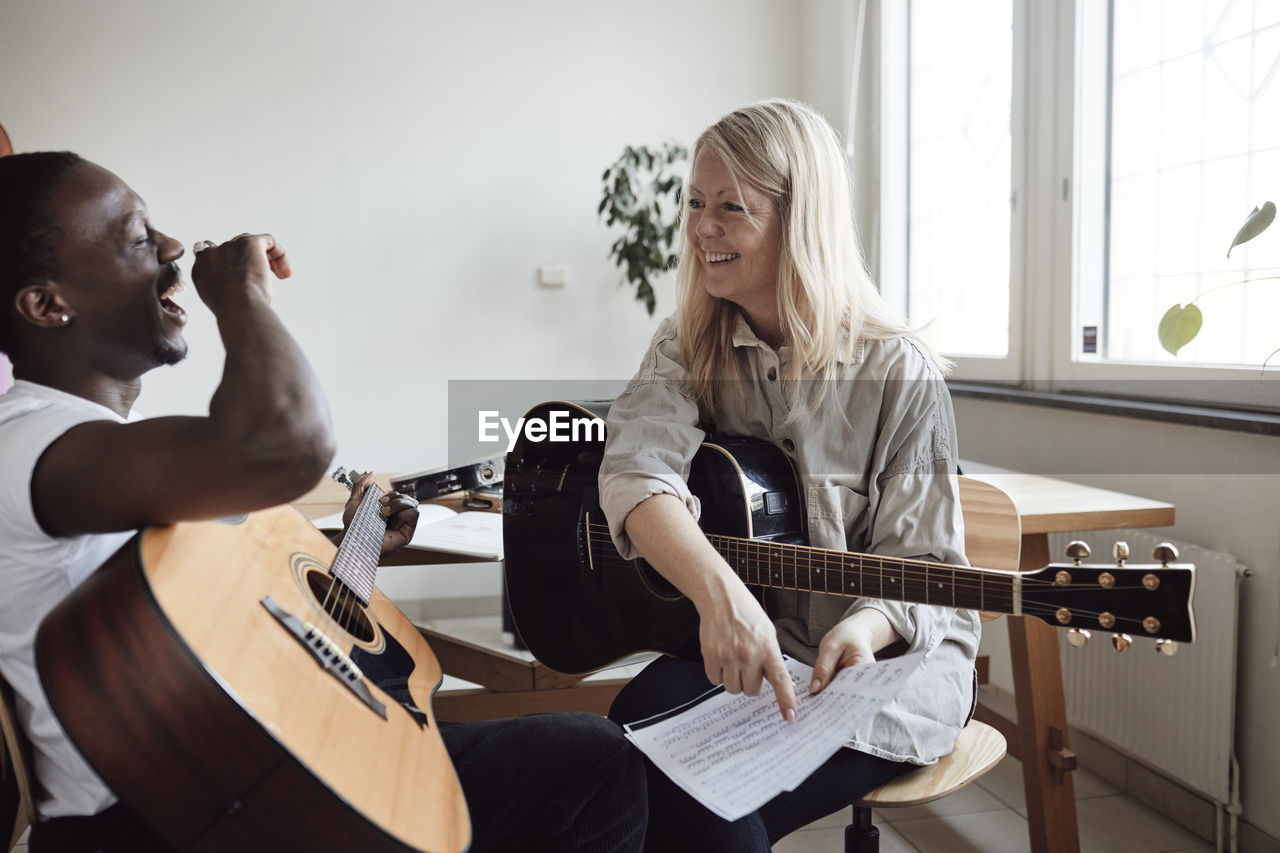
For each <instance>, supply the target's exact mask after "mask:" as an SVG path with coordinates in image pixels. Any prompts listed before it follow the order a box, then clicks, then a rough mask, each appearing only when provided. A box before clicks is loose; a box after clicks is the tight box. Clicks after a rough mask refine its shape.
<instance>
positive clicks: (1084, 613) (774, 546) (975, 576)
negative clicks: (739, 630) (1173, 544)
mask: <svg viewBox="0 0 1280 853" xmlns="http://www.w3.org/2000/svg"><path fill="white" fill-rule="evenodd" d="M586 527H587V531H588V544H589V545H591V546H593V554H592V562H593V564H596V565H601V564H603V565H606V566H610V565H612V566H615V567H618V568H629V567H632V566H633V565H634V561H632V560H627V559H626V558H624V557H622V555H621V554H618V553H617V551H616V550H615V549H614V548H613V539H612V536H611V535H610V534H609V532H608V526H607V525H604V524H598V523H588V524H587V525H586ZM708 539H710V540H712V541H713V544H714V541H715V540H716V539H720V540H723V541H724V542H725V543H728V544H732V545H735V546H737V547H739V548H745V549H747V550H748V552H749V553H748V554H747V555H746V556H747V557H748V558H749V557H751V556H757V557H758V556H759V555H760V554H763V553H765V552H768V551H776V552H779V553H780V561H779V565H778V566H776V567H770V568H771V569H773V568H776V569H778V570H780V571H783V572H789V571H794V572H796V573H797V575H798V573H799V572H800V571H802V570H804V568H808V569H809V570H810V571H812V570H813V569H814V565H813V561H812V558H809V559H808V560H807V563H808V565H807V566H805V567H802V566H801V565H800V562H799V558H797V559H795V560H793V563H792V565H791V566H790V567H788V566H786V565H785V563H784V562H783V561H782V557H784V556H785V554H786V552H787V551H790V552H791V553H792V554H793V555H801V554H803V553H805V552H810V553H812V554H816V555H817V556H818V557H819V558H820V559H822V560H823V566H822V567H819V568H818V570H819V571H823V570H827V571H830V570H831V569H832V568H833V567H832V566H831V565H830V564H828V563H827V562H826V561H827V560H833V561H835V562H836V564H837V565H836V566H834V569H835V570H836V572H837V573H839V574H840V575H842V576H843V574H844V572H845V571H846V569H845V568H844V566H843V563H844V561H845V560H846V559H847V558H848V557H849V556H851V555H854V554H855V552H833V551H831V550H830V549H823V548H814V547H812V546H801V545H787V544H783V543H764V542H761V543H755V541H754V540H750V539H745V538H742V537H730V536H721V535H719V534H711V535H709V536H708ZM753 543H754V544H753ZM601 546H603V549H604V552H603V553H596V552H595V551H594V549H595V547H601ZM751 551H755V554H752V553H750V552H751ZM828 555H829V556H828ZM721 556H725V558H726V561H728V555H724V554H722V555H721ZM856 556H859V557H866V558H867V559H870V560H878V561H882V562H881V565H880V566H879V567H878V568H879V569H880V570H881V571H882V572H883V570H884V569H885V565H884V562H883V561H886V560H887V561H889V562H891V563H892V564H893V565H892V566H890V567H889V568H890V570H891V571H893V572H894V576H897V575H899V574H900V575H901V577H902V578H903V581H904V584H905V582H906V581H908V580H911V581H915V582H918V583H923V584H930V583H933V582H934V580H935V579H937V578H939V577H940V575H942V574H943V573H951V574H952V575H953V580H952V584H951V586H952V588H953V589H955V590H957V591H967V592H969V593H971V594H973V593H975V591H976V593H977V594H978V595H979V596H980V599H979V600H980V602H981V606H978V607H976V608H975V609H984V610H999V609H1000V608H1001V607H1004V612H1006V613H1010V612H1012V611H1013V596H1014V589H1013V582H1014V580H1015V578H1016V577H1018V576H1017V575H1010V574H1004V573H996V572H986V571H984V570H982V569H974V568H972V567H968V568H966V567H964V566H951V565H949V564H946V563H934V562H929V561H925V560H910V559H905V558H897V557H886V558H880V557H876V556H874V555H856ZM897 566H901V567H902V569H901V571H900V572H899V571H896V570H895V569H896V567H897ZM911 566H921V567H924V569H925V570H924V571H923V572H922V571H919V570H912V569H911V568H910V567H911ZM868 568H869V569H874V568H877V567H868ZM930 569H932V575H931V573H930ZM735 570H736V571H738V572H741V571H742V569H741V568H739V567H735ZM864 570H866V569H858V572H859V574H861V572H862V571H864ZM740 576H741V575H740ZM965 576H969V577H968V578H966V577H965ZM743 580H744V581H747V578H743ZM797 580H798V577H797ZM1001 582H1004V583H1007V585H1008V588H1007V589H1005V590H1001V589H998V588H997V589H989V588H988V584H1000V583H1001ZM757 585H763V586H769V587H774V588H781V589H795V590H800V589H801V587H800V586H799V585H797V586H794V587H788V586H787V585H786V584H773V583H767V582H761V583H758V584H757ZM1022 585H1023V587H1024V588H1030V589H1035V588H1042V589H1045V590H1053V591H1068V590H1072V591H1095V592H1096V591H1099V590H1101V589H1102V588H1100V587H1098V586H1096V585H1094V584H1085V583H1074V582H1073V583H1069V584H1058V583H1054V582H1049V581H1039V580H1035V579H1030V578H1026V577H1022ZM864 588H865V586H864ZM901 589H902V588H901V587H900V588H899V591H901ZM1112 589H1115V590H1116V591H1137V590H1140V589H1141V587H1113V588H1112ZM808 590H812V591H814V592H826V591H827V590H821V589H814V588H813V586H812V585H811V586H810V587H808V588H806V591H808ZM880 591H881V592H882V593H883V592H885V591H886V590H885V587H884V585H883V575H881V588H880ZM1028 591H1030V590H1028ZM836 594H844V593H836ZM854 597H859V596H858V595H857V594H856V593H855V594H854ZM870 597H873V598H881V599H886V600H893V599H892V598H891V597H889V596H883V595H882V596H870ZM1021 599H1022V603H1023V605H1024V610H1026V606H1027V605H1030V606H1032V607H1040V608H1044V609H1045V610H1047V611H1049V612H1052V611H1053V610H1054V609H1056V608H1055V605H1054V604H1053V603H1050V602H1046V601H1039V600H1036V599H1035V598H1031V597H1029V596H1028V595H1026V594H1023V595H1022V596H1021ZM954 602H955V596H954V595H953V597H952V605H953V606H954ZM1070 609H1071V612H1072V614H1073V616H1078V617H1098V616H1100V615H1101V614H1102V613H1103V612H1104V611H1100V610H1091V609H1088V608H1080V607H1074V608H1070ZM1114 618H1115V619H1116V624H1117V625H1135V626H1141V625H1142V620H1141V619H1139V618H1136V617H1131V616H1115V617H1114ZM1063 627H1065V626H1063Z"/></svg>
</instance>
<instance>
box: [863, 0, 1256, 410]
mask: <svg viewBox="0 0 1280 853" xmlns="http://www.w3.org/2000/svg"><path fill="white" fill-rule="evenodd" d="M1011 2H1012V3H1013V52H1012V55H1013V68H1012V69H1011V71H1012V74H1013V97H1012V104H1011V108H1012V115H1011V123H1010V127H1011V130H1012V134H1013V139H1012V146H1011V155H1012V162H1011V176H1010V177H1011V182H1010V184H1011V187H1012V192H1013V198H1012V200H1011V212H1010V264H1009V287H1010V292H1009V349H1008V353H1007V354H1006V356H1005V357H1004V358H999V357H973V356H961V357H952V358H953V361H954V362H955V370H954V373H953V377H954V378H955V379H957V380H960V381H965V382H984V383H994V384H1008V385H1014V386H1017V387H1020V388H1024V389H1027V390H1033V391H1039V392H1049V393H1082V394H1094V395H1102V396H1120V397H1126V398H1134V399H1144V398H1146V399H1158V400H1163V401H1174V402H1186V403H1192V404H1200V405H1211V406H1223V407H1233V408H1244V409H1251V410H1259V411H1268V412H1271V411H1280V375H1276V374H1277V372H1278V371H1276V370H1275V367H1276V364H1277V362H1280V356H1278V357H1277V359H1275V360H1273V361H1272V363H1271V367H1270V368H1269V369H1267V370H1266V372H1265V375H1264V373H1263V369H1262V366H1261V365H1257V366H1244V367H1230V366H1221V367H1220V366H1204V365H1193V364H1186V365H1181V364H1179V365H1169V364H1153V363H1144V362H1132V361H1121V360H1107V361H1102V360H1100V359H1099V360H1091V359H1081V358H1080V357H1079V355H1080V353H1079V350H1080V345H1079V341H1078V340H1076V337H1077V330H1078V329H1080V324H1079V322H1078V318H1077V314H1078V312H1077V305H1078V300H1077V293H1078V289H1079V287H1080V281H1081V278H1082V276H1084V275H1097V274H1099V272H1098V270H1099V268H1100V267H1101V266H1102V265H1104V264H1105V257H1104V256H1096V255H1095V256H1089V255H1087V254H1086V253H1087V252H1089V251H1091V250H1090V249H1089V248H1088V247H1087V246H1082V243H1086V242H1087V240H1086V238H1085V237H1084V235H1085V232H1084V229H1082V228H1081V227H1080V223H1081V217H1083V216H1086V215H1093V214H1090V213H1089V212H1088V211H1085V210H1084V209H1083V204H1082V202H1081V201H1080V199H1079V198H1078V195H1079V194H1078V192H1077V187H1078V186H1082V182H1083V181H1085V180H1086V178H1085V176H1084V175H1085V172H1086V171H1087V170H1090V169H1093V170H1094V171H1095V175H1096V169H1097V163H1096V162H1094V163H1090V162H1088V161H1087V158H1088V157H1089V156H1090V152H1089V150H1088V149H1089V147H1090V145H1089V144H1088V143H1086V142H1084V141H1083V139H1082V136H1081V132H1080V129H1079V128H1077V126H1076V116H1077V115H1078V114H1079V115H1082V116H1083V115H1086V114H1087V113H1086V111H1085V103H1086V100H1087V98H1088V96H1089V94H1090V93H1089V92H1088V91H1086V89H1087V87H1089V86H1095V87H1096V86H1097V85H1098V83H1099V81H1098V79H1097V77H1096V67H1095V68H1094V70H1093V71H1092V72H1090V70H1089V66H1088V65H1087V64H1086V57H1085V51H1086V45H1089V44H1096V41H1090V40H1089V39H1088V38H1081V37H1080V34H1081V33H1082V32H1085V31H1086V29H1087V28H1088V30H1089V31H1090V32H1093V33H1096V32H1097V27H1098V26H1099V25H1102V26H1103V27H1106V26H1107V25H1108V23H1109V20H1110V14H1111V13H1110V2H1111V0H1056V1H1055V2H1048V3H1046V2H1039V0H1011ZM910 6H911V3H910V2H909V0H908V2H905V3H904V2H899V0H880V2H879V11H880V39H881V42H880V57H881V59H880V63H879V73H880V79H879V84H880V99H879V102H880V133H879V136H880V138H879V143H880V152H881V154H880V164H881V180H880V192H879V202H880V208H879V216H880V218H881V221H880V227H879V229H878V231H879V234H880V240H879V246H878V250H879V251H878V258H879V269H878V270H876V271H875V272H876V274H877V280H878V281H880V282H882V283H883V284H882V287H883V292H884V294H885V297H886V298H887V299H888V300H889V301H890V303H891V304H892V305H894V306H895V307H897V308H899V309H905V308H906V305H907V286H908V271H907V260H906V259H907V247H908V243H907V241H908V240H909V239H910V237H909V234H908V233H907V232H908V225H907V218H906V207H907V204H908V198H909V190H910V187H909V184H908V183H907V182H908V181H909V180H910V175H909V172H908V169H909V166H908V162H907V161H908V150H909V149H908V140H909V138H910V136H909V126H908V122H909V117H908V111H909V106H908V94H909V88H908V83H909V73H910V52H909V34H910V30H909V17H908V16H909V14H910V12H909V8H910ZM1103 32H1104V33H1105V29H1104V30H1103ZM1095 49H1096V48H1095ZM1031 56H1037V57H1041V58H1042V61H1039V62H1032V61H1030V57H1031ZM1078 71H1079V72H1080V73H1077V72H1078ZM1090 73H1093V74H1094V77H1093V78H1090V77H1089V76H1088V75H1089V74H1090ZM1101 85H1103V86H1109V80H1108V79H1107V75H1106V74H1105V73H1104V74H1103V75H1102V79H1101ZM1094 91H1096V89H1095V90H1094ZM1095 100H1096V98H1095ZM1106 112H1107V114H1108V115H1109V113H1110V110H1109V109H1108V110H1107V111H1106ZM1106 147H1107V145H1106V143H1105V142H1103V143H1102V149H1103V150H1104V151H1105V149H1106ZM1097 148H1098V146H1097V143H1096V141H1095V143H1094V144H1093V149H1094V151H1093V156H1096V152H1097ZM1106 174H1107V172H1106V170H1105V164H1104V169H1103V172H1102V175H1103V176H1104V179H1105V175H1106ZM1095 180H1096V178H1095ZM1105 191H1106V189H1105V185H1104V186H1102V187H1101V188H1098V189H1096V190H1095V192H1103V193H1105ZM1104 203H1105V197H1104ZM1103 211H1104V212H1105V208H1103ZM1095 213H1096V210H1095ZM1104 239H1105V237H1104ZM1099 257H1101V258H1102V260H1101V264H1100V263H1099V260H1098V258H1099ZM1087 270H1092V271H1087ZM1101 274H1105V270H1102V271H1101ZM915 319H916V318H913V320H915ZM919 319H921V320H923V319H927V318H919ZM1159 320H1160V318H1159V317H1157V316H1152V317H1142V318H1137V321H1138V322H1142V323H1148V324H1150V326H1151V328H1152V330H1153V333H1154V329H1155V327H1156V325H1157V324H1158V322H1159ZM1276 343H1277V346H1280V337H1278V338H1277V342H1276ZM1259 380H1261V381H1259Z"/></svg>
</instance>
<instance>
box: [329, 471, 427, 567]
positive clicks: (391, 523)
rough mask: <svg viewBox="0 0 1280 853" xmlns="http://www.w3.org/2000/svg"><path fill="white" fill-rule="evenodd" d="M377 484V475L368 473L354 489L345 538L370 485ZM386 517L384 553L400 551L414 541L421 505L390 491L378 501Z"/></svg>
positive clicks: (345, 521) (348, 505) (345, 519)
mask: <svg viewBox="0 0 1280 853" xmlns="http://www.w3.org/2000/svg"><path fill="white" fill-rule="evenodd" d="M371 485H373V474H371V473H370V474H365V475H364V476H363V477H361V478H360V480H359V481H358V482H357V483H356V484H355V485H354V486H352V488H351V496H350V497H349V498H347V503H346V506H344V507H343V508H342V535H343V536H346V533H347V528H348V527H349V526H350V525H351V519H352V518H354V517H355V514H356V510H357V509H358V508H359V507H360V501H361V500H362V499H363V498H364V493H365V492H366V491H367V490H368V488H369V486H371ZM378 503H380V504H381V505H382V506H381V512H382V517H383V518H385V519H386V520H387V531H386V532H385V533H383V534H382V553H383V554H390V553H391V552H392V551H398V550H400V549H401V548H403V547H404V546H405V545H408V544H409V540H410V539H412V538H413V531H414V530H415V529H416V528H417V526H418V502H417V501H416V500H415V499H413V498H411V497H409V496H408V495H406V494H401V493H400V492H387V493H386V494H385V495H383V496H382V497H381V498H379V499H378Z"/></svg>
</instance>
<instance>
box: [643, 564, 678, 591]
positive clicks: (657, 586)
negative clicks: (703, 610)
mask: <svg viewBox="0 0 1280 853" xmlns="http://www.w3.org/2000/svg"><path fill="white" fill-rule="evenodd" d="M635 564H636V568H637V569H638V570H639V572H640V579H641V580H642V581H644V585H645V586H647V587H648V588H649V591H650V592H652V593H653V594H654V595H656V596H658V597H659V598H666V599H676V598H682V597H683V593H681V592H680V590H678V589H676V588H675V585H674V584H672V583H671V581H669V580H667V579H666V578H664V577H663V576H662V575H660V574H658V572H657V570H656V569H653V568H651V567H650V566H649V564H648V563H646V562H645V561H644V560H636V561H635Z"/></svg>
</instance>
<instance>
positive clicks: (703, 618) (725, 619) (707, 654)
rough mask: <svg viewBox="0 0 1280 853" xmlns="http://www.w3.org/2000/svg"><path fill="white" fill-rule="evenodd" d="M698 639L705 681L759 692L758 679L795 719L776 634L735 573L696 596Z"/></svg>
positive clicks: (790, 718) (785, 714) (733, 689)
mask: <svg viewBox="0 0 1280 853" xmlns="http://www.w3.org/2000/svg"><path fill="white" fill-rule="evenodd" d="M698 641H699V644H700V645H701V648H702V662H703V666H704V667H705V669H706V673H707V680H708V681H710V682H711V683H712V684H723V685H724V689H725V690H727V691H729V692H730V693H746V694H747V695H748V696H759V695H760V690H761V688H762V687H763V686H764V682H765V681H768V682H769V683H770V684H772V685H773V689H774V693H775V694H776V695H777V697H778V708H779V709H780V710H781V711H782V715H783V717H785V718H786V719H787V720H788V721H793V720H794V719H795V701H796V700H795V692H794V689H793V688H792V685H791V676H790V674H789V673H788V672H787V667H786V664H784V663H783V661H782V651H781V649H779V648H778V633H777V630H776V629H775V628H774V626H773V621H772V620H771V619H769V616H768V614H766V613H765V612H764V608H763V607H761V606H760V602H758V601H756V599H755V598H754V597H753V596H752V595H751V592H750V591H749V590H748V589H747V588H746V587H745V586H743V585H742V582H741V581H739V580H738V579H737V578H731V579H729V580H728V582H727V583H725V584H724V586H723V588H722V589H721V590H719V591H718V592H716V593H714V594H711V595H709V596H707V597H704V598H702V599H701V606H699V607H698Z"/></svg>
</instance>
